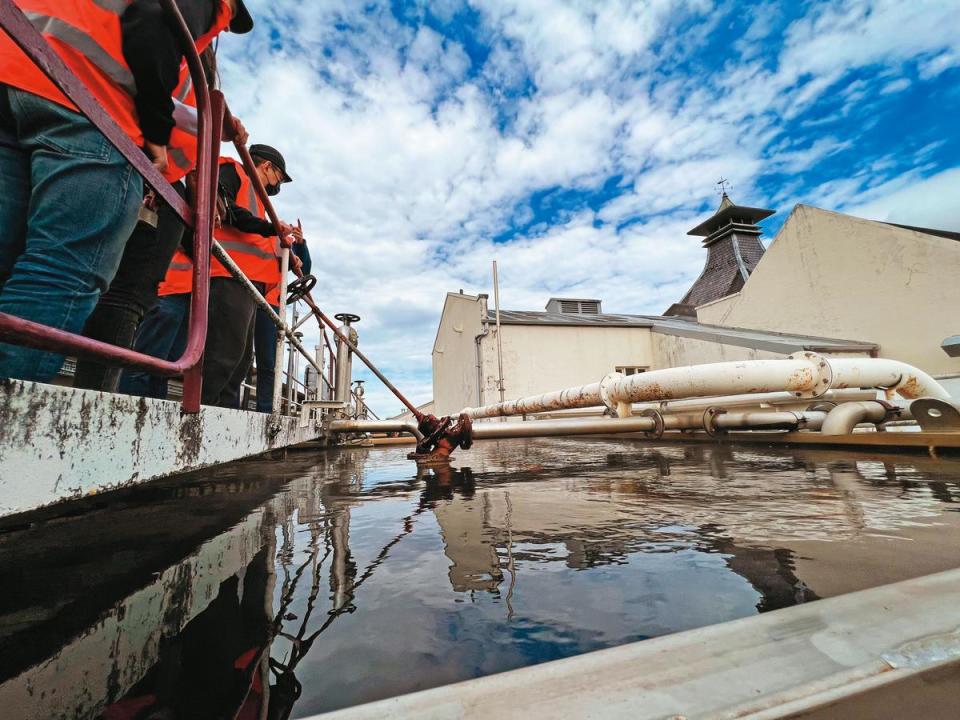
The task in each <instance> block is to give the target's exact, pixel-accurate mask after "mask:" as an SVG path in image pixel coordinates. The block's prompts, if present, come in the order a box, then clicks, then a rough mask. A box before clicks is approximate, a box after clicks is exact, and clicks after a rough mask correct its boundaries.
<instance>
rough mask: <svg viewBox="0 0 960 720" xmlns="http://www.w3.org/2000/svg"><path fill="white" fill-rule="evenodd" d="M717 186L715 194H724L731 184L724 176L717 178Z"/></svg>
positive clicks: (730, 187)
mask: <svg viewBox="0 0 960 720" xmlns="http://www.w3.org/2000/svg"><path fill="white" fill-rule="evenodd" d="M717 186H718V187H719V188H720V189H719V190H718V191H717V195H726V194H727V190H730V189H732V188H733V186H732V185H731V184H730V181H729V180H727V179H726V178H724V177H722V178H720V179H719V180H717Z"/></svg>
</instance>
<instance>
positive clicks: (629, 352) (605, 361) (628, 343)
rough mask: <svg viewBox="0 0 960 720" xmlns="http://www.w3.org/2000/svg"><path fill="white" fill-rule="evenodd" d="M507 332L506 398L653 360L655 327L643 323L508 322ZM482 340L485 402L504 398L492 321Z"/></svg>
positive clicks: (592, 378)
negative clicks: (622, 325) (572, 324)
mask: <svg viewBox="0 0 960 720" xmlns="http://www.w3.org/2000/svg"><path fill="white" fill-rule="evenodd" d="M502 332H503V376H504V387H505V389H506V398H507V399H511V398H518V397H523V396H525V395H532V394H537V393H543V392H548V391H550V390H558V389H560V388H565V387H570V386H573V385H582V384H584V383H590V382H596V381H597V380H600V379H602V378H603V377H604V376H606V375H607V374H609V373H611V372H613V371H614V369H615V368H616V367H617V366H625V365H631V366H642V367H652V366H653V359H654V355H653V349H652V346H651V343H650V330H649V329H648V328H644V327H625V328H620V327H603V326H597V327H563V326H553V325H503V326H502ZM482 346H483V351H482V352H483V377H484V397H483V402H484V404H486V403H491V402H497V401H499V399H500V395H499V392H498V391H497V387H496V380H497V375H498V371H497V341H496V327H495V326H494V325H493V323H492V322H491V331H490V334H489V335H488V336H487V337H485V338H484V339H483V341H482ZM473 404H474V402H473V401H472V400H471V401H470V402H469V403H466V405H473ZM461 407H464V406H463V405H462V406H461ZM458 409H459V408H458Z"/></svg>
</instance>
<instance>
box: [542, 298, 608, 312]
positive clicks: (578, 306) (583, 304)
mask: <svg viewBox="0 0 960 720" xmlns="http://www.w3.org/2000/svg"><path fill="white" fill-rule="evenodd" d="M547 312H555V313H564V314H566V315H598V314H600V301H599V300H581V299H580V298H550V301H549V302H548V303H547Z"/></svg>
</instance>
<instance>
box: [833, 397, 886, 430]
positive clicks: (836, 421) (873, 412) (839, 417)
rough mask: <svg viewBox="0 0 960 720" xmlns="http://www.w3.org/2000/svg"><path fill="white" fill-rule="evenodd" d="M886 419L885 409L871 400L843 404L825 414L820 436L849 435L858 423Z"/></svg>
mask: <svg viewBox="0 0 960 720" xmlns="http://www.w3.org/2000/svg"><path fill="white" fill-rule="evenodd" d="M886 417H887V408H886V407H885V406H884V405H883V404H882V403H879V402H876V401H873V400H868V401H866V402H848V403H843V404H841V405H837V406H836V407H835V408H833V409H832V410H831V411H830V412H828V413H827V416H826V418H824V420H823V425H822V426H821V428H820V434H821V435H849V434H850V433H852V432H853V429H854V428H855V427H856V426H857V425H859V424H860V423H865V422H870V423H879V422H883V421H884V420H885V419H886Z"/></svg>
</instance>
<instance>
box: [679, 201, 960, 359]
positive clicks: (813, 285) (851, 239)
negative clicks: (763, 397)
mask: <svg viewBox="0 0 960 720" xmlns="http://www.w3.org/2000/svg"><path fill="white" fill-rule="evenodd" d="M958 268H960V242H957V241H956V240H950V239H946V238H939V237H935V236H932V235H927V234H925V233H920V232H916V231H913V230H906V229H903V228H898V227H894V226H891V225H886V224H884V223H879V222H873V221H870V220H861V219H859V218H854V217H850V216H848V215H842V214H839V213H834V212H829V211H826V210H820V209H818V208H813V207H809V206H806V205H798V206H797V207H796V208H794V210H793V212H792V213H791V215H790V217H789V218H788V219H787V222H786V223H785V224H784V226H783V228H782V229H781V230H780V232H779V234H778V235H777V237H776V240H775V241H774V242H773V243H772V245H771V246H770V248H769V249H768V250H767V252H766V253H765V254H764V256H763V259H762V260H761V261H760V263H759V265H758V266H757V268H756V270H755V271H754V272H753V274H752V275H751V276H750V279H749V281H748V282H747V284H746V285H745V286H744V288H743V290H741V291H740V293H739V294H737V295H732V296H730V297H729V298H724V299H722V300H719V301H716V302H713V303H710V304H708V305H704V306H702V307H699V308H697V317H698V319H699V321H700V322H702V323H705V324H712V325H725V326H728V327H742V328H753V329H759V330H772V331H777V332H790V333H800V334H807V335H814V336H820V337H833V338H842V339H849V340H862V341H867V342H873V343H876V344H878V345H879V346H880V355H881V356H882V357H890V358H895V359H898V360H903V361H905V362H908V363H911V364H913V365H916V366H918V367H920V368H922V369H924V370H926V371H927V372H930V373H932V374H935V375H936V374H950V373H957V372H960V359H957V358H950V357H948V356H947V355H946V354H945V353H944V352H943V351H942V350H941V349H940V343H941V341H942V340H943V339H944V338H945V337H947V336H949V335H953V334H956V333H957V332H958V331H960V316H958V308H960V282H958V281H957V271H958Z"/></svg>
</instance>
